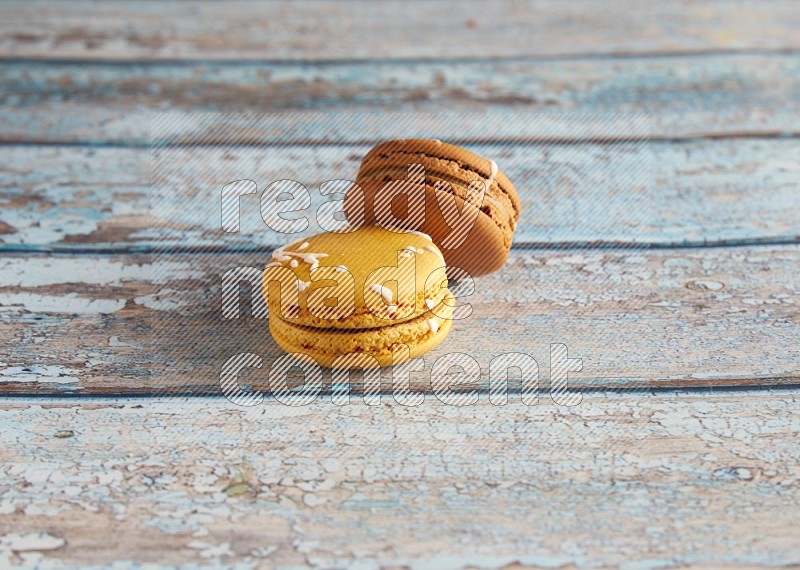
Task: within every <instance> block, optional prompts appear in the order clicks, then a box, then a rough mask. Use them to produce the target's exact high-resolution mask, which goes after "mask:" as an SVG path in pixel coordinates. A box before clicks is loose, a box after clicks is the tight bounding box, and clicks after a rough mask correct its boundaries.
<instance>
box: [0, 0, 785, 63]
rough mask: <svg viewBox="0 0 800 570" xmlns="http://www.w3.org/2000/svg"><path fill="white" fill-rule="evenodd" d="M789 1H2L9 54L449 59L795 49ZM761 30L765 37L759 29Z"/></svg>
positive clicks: (1, 46) (2, 41) (0, 34)
mask: <svg viewBox="0 0 800 570" xmlns="http://www.w3.org/2000/svg"><path fill="white" fill-rule="evenodd" d="M798 25H800V16H798V13H797V6H796V5H795V3H794V2H793V1H792V0H772V1H770V2H768V3H762V2H759V3H747V4H743V3H741V2H737V1H736V0H714V1H709V2H702V3H694V2H679V3H678V4H677V5H676V4H674V3H663V4H662V3H653V2H647V1H642V0H617V1H615V2H613V3H602V4H598V3H597V2H594V1H593V0H573V1H570V2H561V1H559V0H533V1H516V2H515V1H502V2H492V5H491V7H487V6H486V5H485V3H483V2H480V1H477V0H466V1H465V0H459V1H454V0H451V1H444V2H436V3H433V2H414V3H412V4H411V5H409V6H406V5H405V4H403V3H399V2H398V3H373V2H369V1H366V0H360V1H353V2H324V1H323V2H320V1H311V2H309V1H304V2H288V1H282V2H277V1H276V2H267V3H262V2H256V1H244V2H242V1H240V2H231V3H225V4H224V5H223V4H218V3H214V2H202V3H191V4H190V3H185V2H180V1H179V0H171V1H168V2H158V3H151V2H144V3H137V4H135V5H134V4H132V5H119V4H116V3H112V4H108V5H104V4H97V3H94V2H89V1H87V0H83V1H79V2H70V3H68V4H67V3H59V4H53V3H50V2H46V1H44V0H39V1H21V0H19V1H16V2H6V3H5V4H4V6H3V20H2V26H0V51H2V54H3V55H4V56H5V57H15V58H48V59H62V58H63V59H113V60H152V59H183V60H185V59H204V60H208V59H216V60H264V59H268V60H278V61H298V60H303V59H308V58H312V59H325V60H351V59H376V58H379V59H410V58H413V59H434V58H435V59H442V60H449V59H457V58H481V59H491V58H502V57H520V56H539V57H541V56H545V57H552V56H574V55H616V54H630V53H635V54H663V53H685V52H706V51H735V50H789V49H798V48H800V42H799V41H798V38H797V33H796V31H797V27H798ZM765 31H768V33H765Z"/></svg>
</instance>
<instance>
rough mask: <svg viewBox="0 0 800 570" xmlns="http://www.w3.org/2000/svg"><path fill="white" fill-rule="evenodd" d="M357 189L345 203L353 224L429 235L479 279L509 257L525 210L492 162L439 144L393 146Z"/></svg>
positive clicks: (378, 153)
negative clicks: (518, 221) (401, 229)
mask: <svg viewBox="0 0 800 570" xmlns="http://www.w3.org/2000/svg"><path fill="white" fill-rule="evenodd" d="M356 185H357V186H354V187H352V188H351V189H350V190H349V191H348V193H347V195H346V196H345V201H344V211H345V215H346V216H347V219H348V221H349V222H350V223H351V224H354V225H359V224H375V225H381V226H383V227H403V228H407V229H411V230H417V231H421V232H424V233H425V234H427V235H430V236H431V238H432V239H433V241H434V242H435V243H436V245H438V246H439V248H440V249H441V251H442V253H443V254H444V259H445V261H446V263H447V265H448V266H454V267H460V268H462V269H464V270H466V271H467V272H468V273H469V274H470V275H472V276H478V275H485V274H487V273H491V272H493V271H496V270H497V269H499V268H500V267H501V266H502V265H503V264H504V263H505V261H506V259H507V258H508V253H509V250H510V249H511V243H512V240H513V236H514V231H515V229H516V226H517V220H518V219H519V215H520V209H521V205H520V201H519V196H518V195H517V191H516V189H515V188H514V185H513V184H512V183H511V181H510V180H509V179H508V177H507V176H506V175H505V174H504V173H503V172H502V171H501V170H500V169H499V168H498V166H497V164H496V163H495V162H494V161H493V160H491V159H488V158H484V157H481V156H479V155H477V154H475V153H473V152H471V151H469V150H466V149H464V148H461V147H458V146H455V145H451V144H447V143H444V142H442V141H439V140H436V139H400V140H390V141H387V142H384V143H382V144H380V145H378V146H377V147H375V148H373V149H372V150H370V151H369V152H368V153H367V155H366V156H365V157H364V159H363V160H362V162H361V166H360V168H359V171H358V175H357V178H356Z"/></svg>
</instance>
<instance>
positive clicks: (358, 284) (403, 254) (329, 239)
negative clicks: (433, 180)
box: [262, 226, 447, 329]
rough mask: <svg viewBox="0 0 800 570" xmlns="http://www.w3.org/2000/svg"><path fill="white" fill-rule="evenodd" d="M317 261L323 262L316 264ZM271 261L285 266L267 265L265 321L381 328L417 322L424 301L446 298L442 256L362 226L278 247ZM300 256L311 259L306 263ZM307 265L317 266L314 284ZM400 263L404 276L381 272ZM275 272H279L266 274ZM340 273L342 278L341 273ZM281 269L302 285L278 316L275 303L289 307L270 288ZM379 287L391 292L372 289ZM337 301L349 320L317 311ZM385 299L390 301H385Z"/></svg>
mask: <svg viewBox="0 0 800 570" xmlns="http://www.w3.org/2000/svg"><path fill="white" fill-rule="evenodd" d="M406 248H412V249H406ZM318 254H325V257H315V256H317V255H318ZM273 255H274V259H278V260H280V259H283V260H282V261H276V260H274V261H273V262H271V263H270V264H269V265H268V266H267V268H266V269H265V272H264V282H263V287H262V291H263V294H264V296H265V298H266V299H267V303H268V306H269V311H270V315H272V314H276V315H283V317H284V318H285V319H288V320H289V321H290V322H292V323H293V324H296V325H302V326H310V327H316V328H341V329H366V328H377V327H385V326H387V325H391V324H394V323H397V322H402V321H404V320H411V319H413V318H415V317H416V316H418V315H419V314H421V313H423V312H425V311H427V310H428V307H427V304H428V303H429V302H433V303H438V302H440V301H441V300H442V299H443V298H444V296H445V295H446V294H447V275H446V272H445V271H444V270H443V269H442V268H443V267H444V260H443V259H442V254H441V252H440V251H439V249H438V248H436V246H435V245H434V244H433V242H432V241H431V240H430V239H429V238H428V237H427V236H423V235H418V234H414V233H403V232H402V231H400V230H398V231H389V230H385V229H383V228H380V227H373V226H367V227H364V228H361V229H358V230H356V231H353V232H348V233H325V234H319V235H316V236H313V237H310V238H307V239H305V240H300V241H298V242H295V243H294V244H290V245H289V246H286V247H284V248H280V250H278V251H276V252H275V253H274V254H273ZM398 255H400V257H399V258H398ZM304 256H309V257H307V258H305V259H304ZM308 261H316V262H317V263H318V264H319V268H320V270H317V271H316V272H315V274H314V278H315V279H316V281H312V274H311V271H310V269H311V266H312V265H311V264H310V263H308ZM412 261H413V264H412V263H411V262H412ZM398 263H400V264H402V265H401V267H402V268H403V269H404V271H402V272H401V271H392V270H391V269H385V270H379V268H392V267H397V266H398ZM277 265H280V266H281V268H282V269H280V270H278V269H277V268H276V269H272V268H271V267H270V266H273V267H275V266H277ZM293 266H294V267H293ZM337 267H342V268H344V269H346V270H347V271H346V272H344V271H341V272H340V270H337V269H335V268H337ZM412 267H413V271H411V268H412ZM324 268H328V269H324ZM286 269H289V270H291V271H292V272H293V274H294V276H296V278H297V279H299V280H300V281H301V282H302V285H301V287H302V289H301V290H299V291H298V294H297V305H294V303H292V304H291V306H285V307H284V309H289V310H288V311H287V310H284V311H283V312H282V311H281V306H280V303H286V302H287V301H286V300H285V299H284V297H283V295H284V293H283V291H281V296H280V298H279V296H278V295H277V294H276V293H277V292H278V286H277V283H273V284H272V285H270V281H271V280H273V279H274V278H275V276H276V275H277V274H278V272H282V273H283V274H284V275H285V274H286ZM376 270H379V271H377V272H376ZM386 277H396V278H397V280H398V281H400V282H401V283H396V282H394V281H385V278H386ZM384 281H385V287H386V289H388V291H386V292H384V290H382V289H380V288H378V287H372V285H378V284H379V282H384ZM337 282H338V283H337ZM337 285H338V286H339V287H340V289H339V290H336V287H337ZM289 286H291V285H287V287H289ZM295 286H296V285H295ZM315 291H316V293H315ZM289 293H294V291H290V292H289ZM289 293H287V294H289ZM398 293H400V298H398ZM340 294H341V295H342V296H343V298H341V299H340V300H339V306H340V307H343V306H344V305H345V304H347V305H348V306H349V307H352V309H353V310H352V312H350V314H347V313H348V312H349V311H347V310H344V309H331V310H330V311H329V310H327V309H325V307H324V306H322V302H321V299H322V298H323V297H328V296H330V297H337V298H340ZM384 295H388V296H389V297H390V302H387V299H386V298H385V297H384ZM344 297H346V298H347V301H345V300H344ZM279 299H280V300H279ZM298 307H299V309H298ZM395 307H396V308H395ZM310 309H311V310H310ZM392 309H394V311H392ZM287 313H288V314H287Z"/></svg>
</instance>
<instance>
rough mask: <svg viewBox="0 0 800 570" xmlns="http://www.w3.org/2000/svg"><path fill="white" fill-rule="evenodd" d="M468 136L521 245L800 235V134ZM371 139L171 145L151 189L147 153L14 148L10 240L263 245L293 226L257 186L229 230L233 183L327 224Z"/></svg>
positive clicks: (4, 182) (3, 240) (0, 192)
mask: <svg viewBox="0 0 800 570" xmlns="http://www.w3.org/2000/svg"><path fill="white" fill-rule="evenodd" d="M345 124H346V123H345ZM467 146H468V147H469V148H471V149H474V150H475V151H476V152H479V153H481V154H483V155H485V156H491V157H493V158H494V159H495V160H496V161H497V162H498V164H499V165H500V166H501V168H503V170H504V171H505V172H506V173H507V174H508V176H509V177H510V178H511V179H512V180H513V181H514V182H515V184H516V186H517V189H518V191H519V194H520V196H521V199H522V205H523V215H522V217H521V219H520V221H519V225H518V228H517V232H516V234H515V242H516V243H517V244H525V243H528V244H548V243H550V244H554V245H556V244H569V243H572V244H576V243H579V242H582V241H586V242H606V243H613V242H615V241H621V242H627V243H633V242H635V243H640V244H643V245H649V244H654V245H659V246H668V245H685V244H687V243H692V244H714V243H725V242H734V243H735V242H739V241H745V242H746V241H754V242H759V241H769V240H791V239H797V238H799V237H800V224H798V220H799V219H800V192H798V189H797V175H798V172H800V171H799V170H798V169H800V166H798V165H800V142H798V141H796V140H793V139H790V140H759V139H734V140H715V141H691V142H681V143H667V142H653V143H650V144H646V143H642V142H637V143H627V144H625V143H620V144H602V143H586V144H581V145H559V144H535V145H515V144H508V145H506V144H502V143H495V144H493V143H471V144H468V145H467ZM369 148H370V146H369V145H353V146H349V145H348V146H335V145H334V146H309V147H288V148H287V147H272V148H266V149H265V148H189V149H187V148H182V149H169V150H164V151H162V153H163V154H162V158H161V159H160V161H161V162H160V163H158V164H161V165H162V167H161V169H160V172H162V173H163V174H162V177H161V178H160V182H159V183H158V185H157V187H156V188H157V190H153V191H151V189H150V188H149V187H148V184H149V180H150V168H151V160H150V152H149V151H148V150H144V149H116V148H104V149H92V148H68V147H27V146H25V147H20V146H11V147H6V148H5V149H4V153H5V155H6V156H7V157H8V160H9V161H10V162H11V163H12V164H13V165H14V168H13V169H12V170H10V171H8V172H6V173H0V205H2V208H3V214H2V218H3V221H4V222H6V223H7V225H9V226H11V227H12V228H13V231H12V230H9V231H7V232H6V233H4V234H0V248H2V249H5V250H6V251H9V250H12V251H13V250H16V251H21V252H24V251H37V250H38V251H53V250H60V251H70V250H76V249H77V250H83V249H92V248H94V249H96V250H103V249H105V248H113V249H114V250H120V251H125V250H132V251H136V250H137V248H139V250H141V248H146V247H151V246H153V244H155V243H159V242H166V241H167V239H169V242H170V243H171V244H173V245H177V246H181V247H192V246H202V247H214V248H220V249H226V248H228V249H229V248H241V247H254V246H257V247H264V246H267V245H269V244H270V243H276V242H278V241H279V238H281V237H282V236H279V235H277V234H276V233H275V232H273V231H271V230H269V228H268V227H267V226H266V225H265V224H264V223H263V221H262V220H261V218H260V215H259V202H258V196H251V197H249V198H246V199H243V200H242V206H241V219H242V228H241V233H239V234H225V233H223V232H222V231H221V228H220V220H219V195H220V194H219V192H220V189H221V188H222V186H223V185H224V184H226V183H228V182H231V181H232V180H237V179H241V178H250V179H252V180H254V181H256V183H257V184H258V185H259V189H261V190H263V189H264V188H265V187H266V186H267V185H268V184H269V183H271V182H273V181H275V180H280V179H284V178H290V179H294V180H298V181H300V182H302V183H303V184H305V185H306V187H307V188H308V190H309V192H310V194H311V197H312V207H311V208H310V210H309V211H308V212H307V214H309V218H310V220H311V225H310V228H309V231H315V227H316V225H315V223H314V214H315V213H316V211H317V208H318V207H319V205H320V204H321V202H322V201H323V197H322V196H321V194H320V192H319V185H320V184H321V183H322V182H324V181H325V180H331V179H335V178H345V179H353V178H354V177H355V175H356V173H357V171H358V166H359V162H360V160H361V158H362V157H363V155H364V154H365V153H366V152H367V151H368V150H369ZM165 164H167V165H169V168H166V167H163V165H165ZM598 164H600V165H604V167H603V168H599V167H598ZM182 165H185V166H182ZM609 165H610V166H609ZM627 169H631V171H632V172H633V173H634V174H628V173H627V172H628V170H627ZM167 193H169V194H170V195H173V196H175V199H174V202H175V204H174V205H173V208H172V209H171V210H170V212H169V213H168V214H164V213H161V212H155V213H157V214H159V215H158V219H154V218H153V217H151V196H152V195H155V196H159V195H166V194H167ZM175 206H179V207H175ZM294 237H295V236H289V237H288V238H285V239H294ZM101 266H102V264H101ZM98 270H99V269H98ZM6 277H7V276H5V275H0V279H3V278H6Z"/></svg>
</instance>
